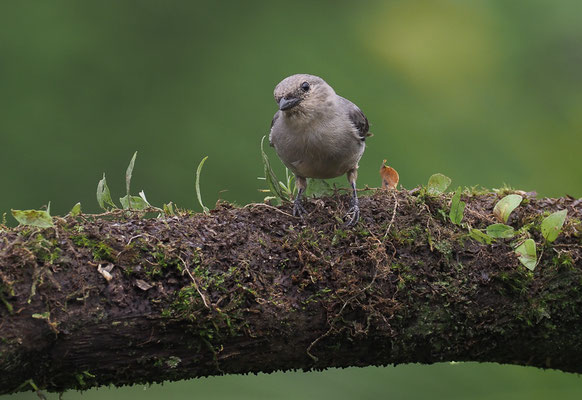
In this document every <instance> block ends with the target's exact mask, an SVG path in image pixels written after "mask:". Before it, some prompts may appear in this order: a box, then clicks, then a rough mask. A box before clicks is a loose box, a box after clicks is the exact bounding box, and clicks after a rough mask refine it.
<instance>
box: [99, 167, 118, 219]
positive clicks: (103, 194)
mask: <svg viewBox="0 0 582 400" xmlns="http://www.w3.org/2000/svg"><path fill="white" fill-rule="evenodd" d="M97 202H98V203H99V207H101V208H102V209H104V210H105V211H107V207H106V205H107V204H108V205H110V206H111V207H113V208H117V206H116V205H115V203H114V202H113V200H112V199H111V192H110V191H109V187H108V186H107V180H106V179H105V173H104V174H103V179H101V180H100V181H99V183H98V184H97Z"/></svg>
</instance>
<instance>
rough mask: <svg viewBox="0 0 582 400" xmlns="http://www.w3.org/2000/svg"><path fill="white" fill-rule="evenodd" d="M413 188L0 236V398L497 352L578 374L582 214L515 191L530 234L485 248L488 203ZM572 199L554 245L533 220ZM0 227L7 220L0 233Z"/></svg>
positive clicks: (492, 357)
mask: <svg viewBox="0 0 582 400" xmlns="http://www.w3.org/2000/svg"><path fill="white" fill-rule="evenodd" d="M450 197H451V196H450V195H443V196H435V197H431V196H427V195H426V194H425V193H424V192H423V191H422V190H420V191H419V190H416V191H412V192H409V191H398V192H376V193H374V194H372V195H371V196H368V197H362V198H361V210H362V216H361V222H360V223H359V224H358V225H357V226H355V227H354V228H350V229H348V228H346V227H345V226H344V225H343V220H342V217H343V215H344V214H345V212H346V211H347V209H348V204H349V198H348V196H344V195H341V196H340V195H338V196H334V197H333V198H322V199H313V200H310V201H308V202H307V203H306V208H307V209H308V211H309V212H310V214H309V215H308V216H306V218H305V219H304V221H301V220H300V219H297V218H294V217H292V216H290V215H289V214H290V212H291V208H290V206H288V205H285V206H282V207H280V208H275V207H271V206H268V205H261V204H257V205H249V206H247V207H244V208H235V207H233V206H231V205H228V204H219V205H217V208H216V209H215V210H213V211H212V212H211V214H210V215H203V214H196V215H189V214H188V213H183V214H180V215H178V216H173V217H165V218H144V217H143V216H140V215H137V214H136V213H132V215H129V214H127V213H125V214H124V213H118V214H115V215H110V216H101V217H94V216H89V215H82V216H80V217H76V218H73V217H66V218H55V225H56V227H55V228H54V229H53V228H47V229H38V228H32V227H18V228H14V229H8V228H3V229H0V318H1V319H0V370H1V371H2V373H1V374H0V393H11V392H14V391H18V390H30V388H31V387H30V386H29V385H28V384H27V383H26V382H29V380H32V382H34V384H36V385H37V386H38V387H40V388H42V389H45V390H49V391H64V390H67V389H86V388H89V387H92V386H97V385H108V384H114V385H118V386H119V385H125V384H135V383H146V382H161V381H164V380H178V379H185V378H191V377H200V376H207V375H217V374H224V373H249V372H259V371H260V372H271V371H275V370H289V369H297V368H299V369H305V370H309V369H323V368H328V367H347V366H366V365H387V364H399V363H409V362H420V363H434V362H439V361H452V360H454V361H463V360H471V361H493V362H500V363H512V364H520V365H533V366H538V367H543V368H556V369H561V370H563V371H572V372H582V293H581V290H582V233H581V231H582V226H581V223H580V220H582V210H581V205H580V200H574V199H571V198H560V199H535V198H527V197H526V198H525V199H524V201H523V203H522V205H521V206H520V207H518V208H517V209H516V210H515V211H514V212H513V213H512V214H511V218H510V220H509V221H508V224H510V225H511V226H513V227H514V228H515V229H516V230H520V238H521V239H522V240H523V239H524V238H526V237H530V238H533V239H534V240H535V242H536V244H537V256H538V257H539V263H538V265H537V267H536V269H535V270H534V271H533V272H532V271H530V270H528V269H527V268H525V267H524V266H523V265H522V264H521V263H520V261H519V260H518V258H517V256H516V254H515V252H514V247H515V245H516V241H519V240H520V239H519V238H514V239H498V240H495V241H494V242H493V243H491V244H483V243H479V242H478V241H476V240H474V239H472V238H471V237H469V235H468V228H469V227H471V228H478V229H485V228H486V227H487V226H488V225H490V224H492V223H495V222H498V221H496V220H495V219H494V217H493V215H492V210H493V206H494V205H495V203H496V202H497V201H498V200H499V196H498V195H496V194H493V193H486V194H476V195H464V196H463V197H462V200H463V201H465V202H466V203H467V206H466V209H465V213H464V219H463V224H464V226H458V225H454V224H452V223H451V222H450V219H449V218H448V213H449V207H450V204H449V203H450ZM561 209H567V210H568V217H567V220H566V223H565V225H564V227H563V230H562V233H560V235H559V237H558V239H557V240H556V241H555V242H553V243H545V241H544V239H543V237H542V235H541V233H540V223H541V220H542V219H543V217H544V216H545V215H547V214H548V213H549V212H553V211H557V210H561ZM0 228H1V227H0Z"/></svg>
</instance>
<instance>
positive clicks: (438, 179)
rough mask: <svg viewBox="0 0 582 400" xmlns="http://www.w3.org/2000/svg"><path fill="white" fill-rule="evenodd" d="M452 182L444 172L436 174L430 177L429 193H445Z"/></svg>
mask: <svg viewBox="0 0 582 400" xmlns="http://www.w3.org/2000/svg"><path fill="white" fill-rule="evenodd" d="M450 184H451V178H449V177H448V176H445V175H443V174H434V175H432V176H431V177H430V178H429V179H428V188H427V191H428V194H430V195H433V196H434V195H438V194H441V193H443V192H444V191H445V190H447V188H448V187H449V185H450Z"/></svg>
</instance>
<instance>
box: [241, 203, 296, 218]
mask: <svg viewBox="0 0 582 400" xmlns="http://www.w3.org/2000/svg"><path fill="white" fill-rule="evenodd" d="M249 206H263V207H267V208H271V209H273V210H275V211H278V212H280V213H281V214H284V215H287V216H288V217H291V218H294V217H293V215H291V214H289V213H286V212H285V211H281V210H280V209H278V208H277V207H273V206H272V205H270V204H265V203H250V204H247V205H246V206H244V207H243V208H247V207H249Z"/></svg>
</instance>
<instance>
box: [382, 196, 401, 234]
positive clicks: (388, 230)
mask: <svg viewBox="0 0 582 400" xmlns="http://www.w3.org/2000/svg"><path fill="white" fill-rule="evenodd" d="M392 197H393V198H394V209H393V210H392V218H391V219H390V223H389V224H388V228H386V233H385V234H384V236H383V237H382V239H386V237H388V233H389V232H390V228H392V224H393V223H394V218H395V217H396V209H397V208H398V199H397V198H396V195H395V194H394V191H392Z"/></svg>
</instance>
